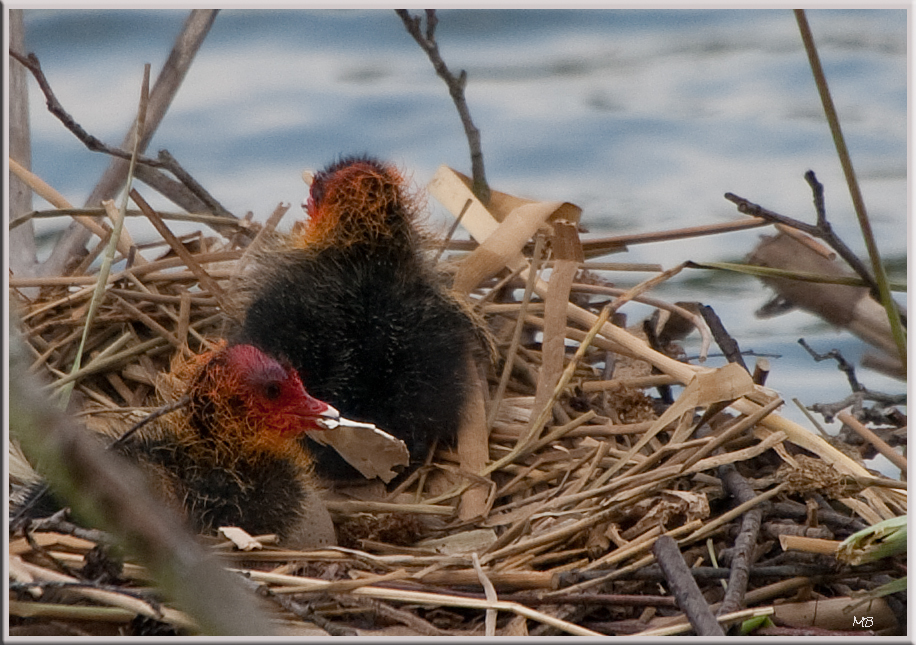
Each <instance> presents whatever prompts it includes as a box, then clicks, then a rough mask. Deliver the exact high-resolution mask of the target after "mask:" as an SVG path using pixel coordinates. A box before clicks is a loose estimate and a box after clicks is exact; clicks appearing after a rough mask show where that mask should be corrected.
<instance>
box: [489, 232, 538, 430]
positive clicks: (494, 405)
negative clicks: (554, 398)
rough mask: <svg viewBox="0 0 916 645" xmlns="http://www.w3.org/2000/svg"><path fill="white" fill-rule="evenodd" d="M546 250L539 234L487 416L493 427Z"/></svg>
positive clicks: (490, 425) (510, 373)
mask: <svg viewBox="0 0 916 645" xmlns="http://www.w3.org/2000/svg"><path fill="white" fill-rule="evenodd" d="M543 252H544V237H543V236H541V235H539V236H537V238H536V240H535V244H534V255H533V256H532V257H531V268H530V269H529V271H528V279H527V280H526V281H525V293H524V296H523V297H522V302H521V303H520V310H519V315H518V318H517V319H516V321H515V329H514V330H513V332H512V341H511V343H510V344H509V350H508V351H507V352H506V355H505V365H504V366H503V371H502V374H501V375H500V377H499V385H498V386H497V387H496V393H495V394H494V395H493V398H492V400H491V401H490V414H489V417H488V418H487V427H488V428H489V429H491V430H492V429H493V422H494V421H495V420H496V415H497V413H498V412H499V406H500V403H502V399H503V396H505V393H506V387H507V386H508V385H509V377H510V376H511V375H512V365H513V364H514V362H515V355H516V354H517V353H518V346H519V343H520V342H521V338H522V329H523V328H524V318H525V310H526V308H527V307H528V305H529V303H530V302H531V294H532V292H533V291H534V284H535V282H536V281H537V276H538V265H539V263H540V260H541V256H542V254H543Z"/></svg>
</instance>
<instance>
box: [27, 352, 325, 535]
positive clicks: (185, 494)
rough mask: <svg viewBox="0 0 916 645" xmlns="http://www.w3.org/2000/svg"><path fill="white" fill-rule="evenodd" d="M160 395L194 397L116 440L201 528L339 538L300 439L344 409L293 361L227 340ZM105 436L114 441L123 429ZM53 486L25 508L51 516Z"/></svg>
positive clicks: (183, 366) (176, 370)
mask: <svg viewBox="0 0 916 645" xmlns="http://www.w3.org/2000/svg"><path fill="white" fill-rule="evenodd" d="M160 392H162V393H163V398H164V399H165V400H166V402H176V401H178V400H179V399H180V398H181V397H182V396H185V397H186V400H187V403H186V404H185V405H183V406H181V407H178V408H177V409H176V410H175V411H174V412H170V413H168V414H165V415H163V416H161V417H159V418H157V419H155V420H154V421H152V422H150V423H148V424H146V425H144V426H143V427H142V428H139V429H138V430H137V431H136V432H134V433H132V434H130V435H129V436H127V437H126V438H123V439H121V440H118V441H116V442H115V443H114V444H113V445H114V446H115V449H116V450H117V451H118V452H119V453H120V454H122V455H124V456H125V457H127V458H128V459H129V460H130V461H132V462H133V463H135V464H136V465H138V466H139V467H140V468H141V470H142V471H144V474H145V475H146V476H147V480H148V483H149V484H150V486H151V487H152V488H153V489H154V490H155V491H156V492H158V493H159V496H160V498H162V499H163V500H164V501H165V502H166V503H167V504H168V505H169V506H170V507H172V508H174V509H175V510H176V511H177V512H179V513H180V514H182V515H183V516H184V517H185V518H186V520H187V521H188V524H189V525H190V527H191V528H192V529H193V530H195V531H197V532H199V533H204V534H213V533H215V532H216V531H217V530H218V529H219V527H221V526H238V527H241V528H243V529H245V530H246V531H247V532H249V533H250V534H252V535H259V534H267V533H274V534H276V535H277V536H278V538H279V540H280V543H282V544H283V545H284V546H287V547H289V548H307V547H315V546H323V545H327V544H333V543H335V541H336V540H335V537H334V526H333V524H332V523H331V518H330V515H329V514H328V511H327V509H326V508H325V506H324V504H323V502H322V501H321V497H320V491H319V487H318V484H317V480H316V479H315V478H314V475H313V472H312V460H311V457H310V456H309V454H308V453H307V452H306V451H305V450H304V449H303V448H302V446H301V445H300V444H299V442H298V440H297V439H298V437H300V436H301V435H302V433H304V432H307V431H310V430H316V431H320V430H323V426H322V421H324V420H332V419H333V420H336V419H339V414H338V413H337V411H336V410H334V408H332V407H330V406H329V405H327V404H326V403H324V402H322V401H319V400H318V399H315V398H314V397H312V396H310V395H309V394H308V393H307V392H306V391H305V389H304V388H303V387H302V382H301V381H300V379H299V375H298V373H297V372H296V371H295V370H294V369H293V368H292V367H290V366H288V365H284V364H281V363H280V362H278V361H276V360H274V359H273V358H271V357H269V356H267V355H265V354H264V353H263V352H262V351H261V350H259V349H257V348H255V347H252V346H251V345H228V346H227V345H226V344H225V343H224V344H222V345H221V346H220V347H219V348H218V349H217V350H215V351H211V352H206V353H204V354H201V355H200V356H196V357H193V358H192V359H189V360H179V361H176V362H175V363H174V364H173V368H172V372H171V374H170V376H169V377H168V378H166V379H163V380H162V382H161V383H160ZM103 432H104V433H105V434H107V435H111V436H108V437H107V438H105V437H104V436H103V437H100V438H103V439H104V440H106V441H107V442H108V443H111V439H112V437H113V436H115V435H117V434H118V431H117V429H115V428H113V427H109V428H108V429H105V430H103ZM43 492H44V486H43V485H42V484H37V485H35V486H33V487H32V490H31V491H30V493H29V494H27V495H25V496H24V500H23V502H22V503H21V504H20V507H19V508H20V510H24V511H25V514H26V515H27V516H29V517H41V516H43V515H46V514H49V513H50V512H53V511H54V510H57V509H58V508H60V506H59V504H58V503H57V501H56V500H55V499H54V498H53V496H51V495H50V494H48V495H42V493H43ZM39 495H42V499H38V496H39ZM35 502H37V503H35ZM18 515H19V516H22V515H23V513H22V512H20V513H18Z"/></svg>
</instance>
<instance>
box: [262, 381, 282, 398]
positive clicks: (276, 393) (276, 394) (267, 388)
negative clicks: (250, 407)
mask: <svg viewBox="0 0 916 645" xmlns="http://www.w3.org/2000/svg"><path fill="white" fill-rule="evenodd" d="M264 396H266V397H267V398H268V399H270V400H271V401H275V400H276V399H278V398H280V384H279V383H277V382H276V381H271V382H270V383H267V384H265V385H264Z"/></svg>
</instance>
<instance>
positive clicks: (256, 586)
mask: <svg viewBox="0 0 916 645" xmlns="http://www.w3.org/2000/svg"><path fill="white" fill-rule="evenodd" d="M239 579H240V580H241V581H242V584H243V585H244V586H245V587H247V588H248V589H249V590H250V591H253V592H254V593H256V594H258V595H259V596H262V597H264V598H268V599H270V600H271V601H273V602H275V603H277V604H278V605H279V606H280V607H282V608H283V609H285V610H286V611H288V612H290V613H292V614H295V615H296V616H298V617H299V618H302V619H303V620H307V621H309V622H312V623H315V625H316V626H317V627H319V628H320V629H323V630H324V631H326V632H327V633H328V634H329V635H331V636H359V632H357V631H356V630H355V629H352V628H350V627H346V626H344V625H339V624H337V623H335V622H333V621H330V620H328V619H327V618H325V617H324V616H322V615H321V614H319V613H318V612H316V611H315V610H314V609H312V608H311V606H310V605H309V604H308V603H301V602H296V601H295V600H293V599H292V598H290V597H289V596H287V595H284V594H276V593H274V592H273V591H271V590H270V588H268V587H267V585H263V584H261V583H258V582H255V581H254V580H252V579H251V578H248V577H246V576H244V575H240V576H239Z"/></svg>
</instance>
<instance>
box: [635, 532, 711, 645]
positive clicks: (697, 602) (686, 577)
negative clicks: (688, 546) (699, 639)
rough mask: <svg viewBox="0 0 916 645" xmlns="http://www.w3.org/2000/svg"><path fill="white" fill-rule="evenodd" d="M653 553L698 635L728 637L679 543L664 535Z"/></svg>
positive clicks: (656, 542)
mask: <svg viewBox="0 0 916 645" xmlns="http://www.w3.org/2000/svg"><path fill="white" fill-rule="evenodd" d="M652 553H653V554H654V555H655V559H656V560H658V564H659V566H660V567H661V569H662V572H663V573H664V574H665V579H666V580H667V581H668V586H669V587H670V588H671V592H672V593H673V594H674V597H675V598H676V599H677V604H678V607H680V608H681V610H682V611H683V612H684V613H685V614H687V619H688V620H689V621H690V624H691V625H693V629H694V631H695V632H696V633H697V636H725V631H724V630H723V629H722V626H721V625H719V623H718V621H717V620H716V617H715V616H714V615H713V613H712V611H711V610H710V608H709V605H708V604H707V602H706V599H705V598H703V594H702V592H700V587H699V585H697V581H696V580H694V579H693V576H692V575H691V574H690V568H689V567H688V566H687V563H686V562H684V558H683V557H682V556H681V552H680V550H679V549H678V546H677V542H676V541H675V540H674V539H673V538H671V537H670V536H667V535H661V536H659V538H658V539H657V540H655V544H654V545H653V546H652Z"/></svg>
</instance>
